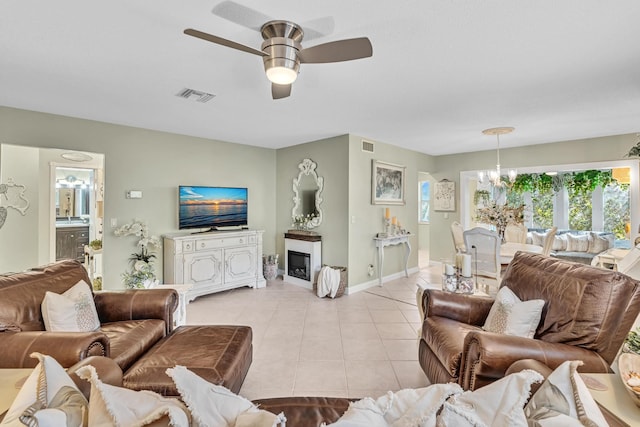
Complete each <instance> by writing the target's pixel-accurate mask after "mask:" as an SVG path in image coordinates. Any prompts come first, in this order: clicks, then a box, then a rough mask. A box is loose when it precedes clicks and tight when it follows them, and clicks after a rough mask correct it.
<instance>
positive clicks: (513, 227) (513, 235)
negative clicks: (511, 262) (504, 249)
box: [504, 222, 527, 243]
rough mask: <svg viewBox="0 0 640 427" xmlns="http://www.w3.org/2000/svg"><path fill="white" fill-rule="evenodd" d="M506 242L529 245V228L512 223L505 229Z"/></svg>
mask: <svg viewBox="0 0 640 427" xmlns="http://www.w3.org/2000/svg"><path fill="white" fill-rule="evenodd" d="M504 241H505V242H512V243H527V227H525V226H524V224H517V223H515V222H510V223H509V224H507V226H506V227H505V229H504Z"/></svg>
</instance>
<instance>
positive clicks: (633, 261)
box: [616, 244, 640, 280]
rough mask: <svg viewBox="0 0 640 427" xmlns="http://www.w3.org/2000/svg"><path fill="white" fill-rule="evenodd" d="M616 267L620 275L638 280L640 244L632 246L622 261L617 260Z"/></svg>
mask: <svg viewBox="0 0 640 427" xmlns="http://www.w3.org/2000/svg"><path fill="white" fill-rule="evenodd" d="M616 266H617V269H618V271H619V272H620V273H624V274H626V275H627V276H629V277H631V278H632V279H636V280H640V244H639V245H636V246H634V247H633V249H631V250H630V251H629V253H628V254H626V255H625V256H624V257H623V258H622V259H619V260H617V261H616Z"/></svg>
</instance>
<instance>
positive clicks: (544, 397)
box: [524, 360, 608, 427]
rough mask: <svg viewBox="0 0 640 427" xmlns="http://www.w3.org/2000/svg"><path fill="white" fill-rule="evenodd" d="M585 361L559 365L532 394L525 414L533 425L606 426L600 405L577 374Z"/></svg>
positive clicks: (567, 362)
mask: <svg viewBox="0 0 640 427" xmlns="http://www.w3.org/2000/svg"><path fill="white" fill-rule="evenodd" d="M580 365H582V361H579V360H573V361H566V362H564V363H563V364H561V365H560V366H558V367H557V368H556V369H555V370H554V371H553V372H552V373H551V374H549V376H548V377H547V379H546V381H545V382H544V383H543V384H542V385H541V386H540V388H539V389H538V391H536V393H535V394H534V395H533V397H532V398H531V400H529V403H527V406H525V408H524V414H525V416H526V417H527V420H528V421H529V423H530V425H532V426H533V425H544V426H563V427H564V426H567V427H572V426H575V427H579V426H590V427H595V426H607V425H608V424H607V421H606V420H605V419H604V417H603V415H602V412H601V411H600V408H598V404H597V403H596V402H595V401H594V400H593V397H592V396H591V393H590V392H589V390H588V389H587V386H586V385H585V384H584V381H583V380H582V378H581V377H580V375H579V374H578V372H577V369H578V366H580Z"/></svg>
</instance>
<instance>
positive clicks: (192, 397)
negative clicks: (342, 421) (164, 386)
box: [166, 365, 286, 427]
mask: <svg viewBox="0 0 640 427" xmlns="http://www.w3.org/2000/svg"><path fill="white" fill-rule="evenodd" d="M166 372H167V375H169V376H170V377H171V379H173V383H174V384H175V385H176V388H177V389H178V392H179V393H180V397H182V401H183V402H184V403H186V405H187V406H188V407H189V411H190V412H191V417H192V422H193V425H194V426H195V427H227V426H229V427H234V426H240V425H251V426H252V427H273V426H276V425H278V424H280V423H284V421H285V420H286V419H285V418H284V415H283V414H279V415H275V414H273V413H271V412H268V411H264V410H261V409H258V407H257V406H256V405H254V404H253V403H252V402H251V401H250V400H247V399H245V398H244V397H242V396H238V395H237V394H235V393H234V392H232V391H231V390H229V389H228V388H226V387H223V386H220V385H216V384H211V383H210V382H208V381H206V380H205V379H203V378H202V377H200V376H198V375H197V374H195V373H193V372H191V371H190V370H188V369H187V368H185V367H184V366H180V365H178V366H176V367H174V368H169V369H167V370H166ZM254 414H255V415H254ZM238 423H240V424H238Z"/></svg>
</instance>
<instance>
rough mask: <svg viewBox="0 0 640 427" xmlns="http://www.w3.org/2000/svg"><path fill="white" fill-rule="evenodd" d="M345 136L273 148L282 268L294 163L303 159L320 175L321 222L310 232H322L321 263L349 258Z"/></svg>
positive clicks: (344, 262)
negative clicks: (322, 187) (312, 162)
mask: <svg viewBox="0 0 640 427" xmlns="http://www.w3.org/2000/svg"><path fill="white" fill-rule="evenodd" d="M348 143H349V137H348V136H347V135H342V136H337V137H334V138H328V139H323V140H320V141H314V142H310V143H305V144H300V145H295V146H292V147H287V148H281V149H279V150H277V155H276V157H277V172H276V175H277V186H276V198H277V201H278V202H277V204H276V218H277V236H276V247H277V253H278V254H280V260H279V264H280V268H284V257H285V256H286V255H285V253H284V233H285V232H286V231H287V230H289V229H290V228H292V227H291V224H292V221H291V216H292V215H291V210H292V209H293V195H294V193H293V179H294V178H297V177H298V174H299V173H300V170H299V169H298V165H299V164H300V163H301V162H302V161H303V160H304V159H311V160H313V161H314V162H315V163H316V165H317V167H316V173H317V174H318V176H321V177H323V178H324V190H323V192H322V198H323V202H322V205H321V207H322V211H323V221H322V224H321V225H320V226H319V227H317V228H315V229H314V231H316V232H318V233H319V234H320V235H322V263H323V264H327V265H334V266H345V267H346V266H347V265H348V260H349V251H348V244H349V239H348V232H349V224H348V221H347V215H346V210H345V209H346V206H347V203H348V197H349V185H348V176H349V151H348V149H349V146H348Z"/></svg>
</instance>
